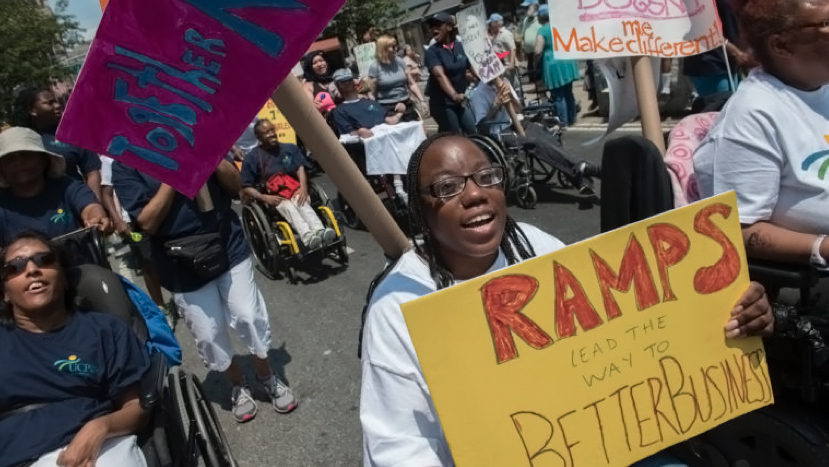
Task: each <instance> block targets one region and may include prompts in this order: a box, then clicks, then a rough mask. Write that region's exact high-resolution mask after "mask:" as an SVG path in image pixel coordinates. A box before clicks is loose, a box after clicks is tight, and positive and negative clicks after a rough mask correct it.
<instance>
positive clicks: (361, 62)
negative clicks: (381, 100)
mask: <svg viewBox="0 0 829 467" xmlns="http://www.w3.org/2000/svg"><path fill="white" fill-rule="evenodd" d="M376 50H377V43H376V42H369V43H367V44H360V45H358V46H356V47H354V58H355V59H356V60H357V69H358V70H359V71H360V77H361V78H366V77H368V69H369V67H371V64H372V63H374V61H375V60H377V58H376V57H375V55H374V54H375V52H376Z"/></svg>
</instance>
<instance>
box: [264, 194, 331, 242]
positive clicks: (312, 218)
mask: <svg viewBox="0 0 829 467" xmlns="http://www.w3.org/2000/svg"><path fill="white" fill-rule="evenodd" d="M276 210H277V211H279V213H280V214H282V217H284V218H285V220H287V221H288V223H289V224H291V227H293V228H294V229H296V233H297V235H298V236H299V239H300V240H301V241H302V243H305V244H306V245H307V244H308V241H309V240H311V236H312V235H314V232H317V231H318V230H322V229H324V228H325V226H324V225H322V222H320V218H319V217H317V213H316V212H315V211H314V208H312V207H311V202H310V201H306V202H305V204H303V205H302V206H300V205H299V203H297V202H296V195H294V197H293V198H291V199H287V200H285V201H283V202H281V203H279V205H278V206H277V207H276Z"/></svg>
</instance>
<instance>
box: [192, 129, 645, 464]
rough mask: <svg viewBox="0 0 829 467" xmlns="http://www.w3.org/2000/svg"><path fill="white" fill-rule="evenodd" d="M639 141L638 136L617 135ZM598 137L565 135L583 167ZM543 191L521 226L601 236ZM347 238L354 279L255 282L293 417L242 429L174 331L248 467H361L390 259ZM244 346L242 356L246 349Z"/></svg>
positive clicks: (337, 274) (595, 157)
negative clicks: (372, 321)
mask: <svg viewBox="0 0 829 467" xmlns="http://www.w3.org/2000/svg"><path fill="white" fill-rule="evenodd" d="M633 132H636V130H622V131H621V133H619V134H624V133H628V134H631V133H633ZM600 134H601V131H597V130H596V129H591V128H586V129H579V128H575V129H570V130H569V131H568V132H567V133H566V134H565V135H564V144H565V147H566V148H567V150H568V151H569V152H570V153H571V154H573V155H574V156H575V157H576V158H578V159H585V160H587V161H590V162H594V163H598V162H599V161H600V158H601V143H600V144H598V145H593V146H589V147H585V146H582V144H583V143H584V142H586V141H589V140H591V139H593V138H595V137H597V136H599V135H600ZM614 136H618V134H617V135H614ZM316 180H317V182H318V183H320V184H321V185H322V186H323V187H324V188H325V190H326V192H327V193H328V195H329V197H332V198H333V197H334V195H335V194H336V188H335V187H334V186H333V184H332V183H331V182H330V180H329V179H328V178H327V177H326V176H325V175H322V176H320V177H318V178H317V179H316ZM537 188H538V191H539V203H538V205H537V206H536V208H535V209H532V210H523V209H520V208H518V207H516V206H511V207H510V208H509V212H510V215H511V216H513V217H514V218H515V219H516V220H518V221H523V222H527V223H531V224H534V225H536V226H538V227H539V228H541V229H543V230H545V231H547V232H549V233H551V234H553V235H555V236H556V237H558V238H560V239H561V240H562V241H564V242H565V243H572V242H576V241H579V240H583V239H585V238H588V237H591V236H594V235H596V234H598V233H599V206H598V201H597V200H590V199H585V198H583V197H580V196H579V195H578V194H577V193H576V191H575V190H573V189H561V188H559V187H557V186H556V185H555V184H554V182H552V183H551V184H549V185H548V186H539V187H537ZM597 188H598V184H597ZM345 230H346V235H347V239H348V245H349V247H350V248H351V249H353V252H352V253H351V255H350V263H349V265H348V267H347V269H341V268H337V267H336V263H334V262H328V261H326V265H328V268H327V269H326V270H325V271H323V273H324V275H325V276H327V277H316V278H311V277H309V276H308V275H305V274H301V277H302V278H304V279H305V280H304V281H303V282H301V283H298V284H290V283H288V282H287V281H286V280H278V281H272V280H269V279H267V278H265V277H264V276H262V275H259V274H258V273H257V282H258V284H259V287H260V289H261V291H262V293H263V295H264V296H265V299H266V301H267V304H268V312H269V314H270V318H271V327H272V330H273V349H274V350H273V351H272V352H271V356H270V357H271V362H272V364H273V366H274V368H276V370H277V371H278V372H279V373H280V374H282V375H283V376H284V378H285V379H286V380H287V381H288V382H289V383H290V386H291V387H292V388H293V390H294V392H295V393H296V395H297V396H298V398H299V400H300V405H299V408H298V409H297V410H296V411H295V412H294V413H291V414H288V415H279V414H277V413H275V412H274V411H273V410H272V409H271V408H270V406H269V404H268V403H267V402H260V404H259V414H258V415H257V417H256V418H255V419H254V420H253V421H251V422H249V423H246V424H244V425H238V424H236V423H234V422H233V420H232V418H231V416H230V413H229V411H228V409H229V404H230V386H229V384H228V383H226V382H225V380H224V379H223V377H222V376H221V375H220V374H217V373H213V372H207V371H206V369H205V368H204V366H203V365H202V363H201V361H200V359H199V357H198V354H197V353H196V349H195V346H194V343H193V339H192V337H191V336H190V334H189V332H188V330H187V328H186V326H185V325H184V323H183V322H179V323H178V325H177V327H176V335H177V336H178V339H179V341H180V343H181V345H182V348H183V350H184V356H185V358H184V360H185V362H184V368H185V369H186V370H188V371H191V372H193V373H195V374H196V375H197V376H198V377H199V378H201V380H202V381H203V382H204V385H205V390H206V392H207V395H208V397H209V398H210V399H211V400H212V401H213V403H214V407H215V408H216V410H217V412H218V414H219V418H220V419H221V423H222V425H223V427H224V429H225V432H226V433H227V436H228V438H229V440H230V445H231V447H232V449H233V453H234V455H235V457H236V459H237V460H238V462H239V465H240V466H242V467H248V466H250V467H253V466H280V467H294V466H295V467H311V466H326V467H328V466H358V465H361V462H362V452H361V431H360V422H359V399H360V361H359V360H358V358H357V339H358V333H359V330H360V314H361V310H362V307H363V303H364V300H365V295H366V291H367V287H368V284H369V282H370V281H371V279H372V278H373V277H374V276H375V275H376V274H377V273H379V272H380V271H381V270H382V268H383V265H384V257H383V253H382V251H381V249H380V248H379V246H378V245H377V243H376V242H375V241H374V240H373V238H372V237H371V235H370V234H369V233H367V232H365V231H354V230H350V229H345ZM236 344H237V349H238V350H239V351H240V352H241V353H244V352H243V347H242V346H241V345H240V343H239V341H238V340H236ZM243 365H244V368H245V369H246V371H247V374H248V377H249V379H251V380H252V379H253V367H252V365H251V363H250V362H249V360H248V359H244V360H243ZM493 384H497V382H493Z"/></svg>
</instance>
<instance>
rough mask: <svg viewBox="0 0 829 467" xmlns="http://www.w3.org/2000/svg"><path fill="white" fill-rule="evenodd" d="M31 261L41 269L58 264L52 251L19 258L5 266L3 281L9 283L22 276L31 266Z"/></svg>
mask: <svg viewBox="0 0 829 467" xmlns="http://www.w3.org/2000/svg"><path fill="white" fill-rule="evenodd" d="M29 261H31V262H33V263H35V266H37V267H39V268H50V267H53V266H55V265H56V264H58V257H57V256H56V255H55V254H54V253H52V252H51V251H43V252H40V253H35V254H33V255H32V256H18V257H17V258H14V259H11V260H9V261H8V262H7V263H6V264H4V265H3V271H2V275H3V280H4V281H7V280H9V279H11V278H13V277H16V276H19V275H20V274H22V273H23V271H25V270H26V267H27V266H29Z"/></svg>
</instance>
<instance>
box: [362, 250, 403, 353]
mask: <svg viewBox="0 0 829 467" xmlns="http://www.w3.org/2000/svg"><path fill="white" fill-rule="evenodd" d="M386 259H389V264H388V265H387V266H386V267H385V269H383V270H382V271H380V273H379V274H377V275H376V276H374V279H372V281H371V284H369V286H368V293H367V294H366V302H365V303H364V304H363V311H362V312H361V315H360V336H359V338H358V340H357V358H360V359H362V358H363V329H364V328H365V327H366V316H367V315H368V304H369V303H371V297H372V296H373V295H374V291H375V290H376V289H377V286H378V285H379V284H380V282H383V279H385V278H386V277H388V275H389V273H391V270H392V269H394V266H395V265H396V264H397V261H398V260H399V259H396V260H393V261H392V260H391V258H388V257H386Z"/></svg>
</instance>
